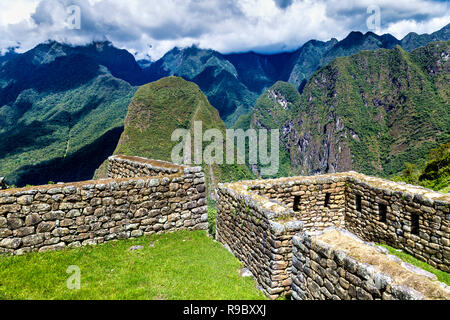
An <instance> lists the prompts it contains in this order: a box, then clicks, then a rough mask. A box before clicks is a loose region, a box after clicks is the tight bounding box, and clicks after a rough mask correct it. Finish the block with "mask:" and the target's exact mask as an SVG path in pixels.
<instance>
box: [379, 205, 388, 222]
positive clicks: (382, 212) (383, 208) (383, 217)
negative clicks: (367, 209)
mask: <svg viewBox="0 0 450 320" xmlns="http://www.w3.org/2000/svg"><path fill="white" fill-rule="evenodd" d="M378 213H379V214H380V221H381V222H384V223H386V221H387V218H386V215H387V206H386V205H385V204H382V203H379V204H378Z"/></svg>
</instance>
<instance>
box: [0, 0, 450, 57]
mask: <svg viewBox="0 0 450 320" xmlns="http://www.w3.org/2000/svg"><path fill="white" fill-rule="evenodd" d="M374 4H375V5H376V6H378V7H379V8H380V14H381V25H380V30H379V31H380V32H390V33H392V34H393V35H395V36H396V37H398V38H401V37H403V36H404V35H406V34H407V33H408V32H410V31H414V32H417V33H423V32H427V33H430V32H433V31H436V30H438V29H439V28H441V27H443V26H444V25H446V24H447V23H448V22H449V21H450V11H449V6H448V3H447V2H442V1H432V0H396V1H392V0H379V1H375V0H359V1H356V0H348V1H343V0H315V1H313V0H228V1H223V0H165V1H159V0H127V1H123V0H2V1H0V49H5V48H7V47H11V46H15V45H17V44H19V45H20V50H21V51H25V50H29V49H31V48H32V47H34V46H35V45H37V44H38V43H40V42H43V41H46V40H48V39H53V40H57V41H63V42H67V43H71V44H85V43H88V42H91V41H93V40H103V39H109V40H110V41H112V42H113V43H114V45H116V46H118V47H121V48H126V49H128V50H129V51H130V52H138V53H139V57H144V56H146V55H147V54H148V55H150V56H151V57H152V58H153V59H157V58H159V57H161V56H162V55H163V54H164V53H165V52H167V51H168V50H170V49H171V48H173V47H174V46H178V47H184V46H189V45H191V44H193V43H196V44H198V45H199V46H200V47H203V48H212V49H215V50H218V51H220V52H223V53H229V52H242V51H248V50H255V51H259V52H265V53H271V52H277V51H280V50H294V49H296V48H298V47H299V46H300V45H302V44H303V43H304V42H306V41H308V40H310V39H318V40H329V39H330V38H332V37H335V38H338V39H342V38H343V37H345V36H346V35H347V34H348V33H349V32H350V31H352V30H359V31H363V32H365V31H367V30H368V27H367V23H366V20H367V18H368V17H369V15H370V14H369V13H367V8H368V7H369V6H372V5H374ZM71 5H76V6H78V7H79V8H80V14H81V20H80V26H81V28H80V29H73V28H71V25H70V21H72V22H73V19H72V20H70V15H69V14H68V11H67V9H68V7H69V6H71ZM72 18H73V17H72ZM68 20H69V22H68Z"/></svg>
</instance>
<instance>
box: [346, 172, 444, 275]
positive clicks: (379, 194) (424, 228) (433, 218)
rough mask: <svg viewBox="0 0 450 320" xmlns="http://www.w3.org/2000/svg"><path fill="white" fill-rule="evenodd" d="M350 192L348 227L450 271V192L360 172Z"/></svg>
mask: <svg viewBox="0 0 450 320" xmlns="http://www.w3.org/2000/svg"><path fill="white" fill-rule="evenodd" d="M346 193H347V207H346V213H345V228H346V229H347V230H349V231H351V232H353V233H355V234H356V235H358V236H359V237H361V238H362V239H364V240H366V241H374V242H382V243H386V244H388V245H391V246H393V247H395V248H399V249H402V250H405V251H406V252H408V253H409V254H411V255H413V256H414V257H416V258H418V259H420V260H422V261H425V262H427V263H428V264H430V265H431V266H433V267H435V268H438V269H440V270H443V271H446V272H450V207H449V204H450V201H449V200H450V195H443V194H439V193H436V192H432V191H430V190H427V189H424V188H420V187H412V186H405V185H401V184H396V183H393V182H389V181H385V180H382V179H376V178H372V179H371V178H369V177H364V176H357V175H353V176H350V177H349V179H348V185H347V192H346ZM357 197H360V204H361V205H360V207H359V208H358V206H357V203H356V202H357ZM358 201H359V200H358Z"/></svg>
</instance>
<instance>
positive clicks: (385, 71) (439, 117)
mask: <svg viewBox="0 0 450 320" xmlns="http://www.w3.org/2000/svg"><path fill="white" fill-rule="evenodd" d="M449 53H450V42H449V41H447V42H437V43H433V44H430V45H428V46H426V47H423V48H419V49H417V50H415V51H413V52H412V53H408V52H406V51H404V50H403V49H402V48H401V47H396V48H394V49H392V50H385V49H381V50H377V51H364V52H360V53H358V54H356V55H354V56H351V57H344V58H339V59H336V60H335V61H334V62H333V63H331V64H329V65H328V66H326V67H325V68H322V69H321V70H319V71H318V72H316V73H315V74H314V75H313V77H312V78H311V80H310V81H309V82H308V84H307V85H306V86H305V88H304V91H303V93H302V94H301V95H300V94H295V89H296V88H295V86H293V85H291V84H289V83H283V82H279V83H277V84H275V85H274V86H273V87H271V88H270V89H269V90H268V91H266V92H265V93H264V94H263V95H262V96H261V97H260V98H259V99H258V102H257V103H256V106H255V108H254V111H253V113H252V114H251V117H250V118H251V119H250V126H252V127H254V128H280V129H281V144H282V148H283V150H284V156H282V162H283V165H282V168H284V169H283V170H282V171H281V173H288V174H316V173H326V172H339V171H347V170H357V171H360V172H363V173H367V174H377V175H391V174H394V173H397V172H399V171H401V170H402V169H403V165H404V163H405V162H407V161H408V162H414V161H417V160H418V159H423V158H424V157H425V156H426V154H427V153H428V151H429V150H430V149H432V148H434V147H436V146H438V145H440V144H442V143H445V142H448V141H449V140H450V117H449V106H450V105H449V86H448V84H449V76H448V75H449V74H450V73H449V67H450V66H449V64H450V63H449Z"/></svg>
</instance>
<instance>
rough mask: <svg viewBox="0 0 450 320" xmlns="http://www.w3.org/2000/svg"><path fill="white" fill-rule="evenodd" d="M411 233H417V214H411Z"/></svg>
mask: <svg viewBox="0 0 450 320" xmlns="http://www.w3.org/2000/svg"><path fill="white" fill-rule="evenodd" d="M411 233H412V234H415V235H419V215H418V214H411Z"/></svg>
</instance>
